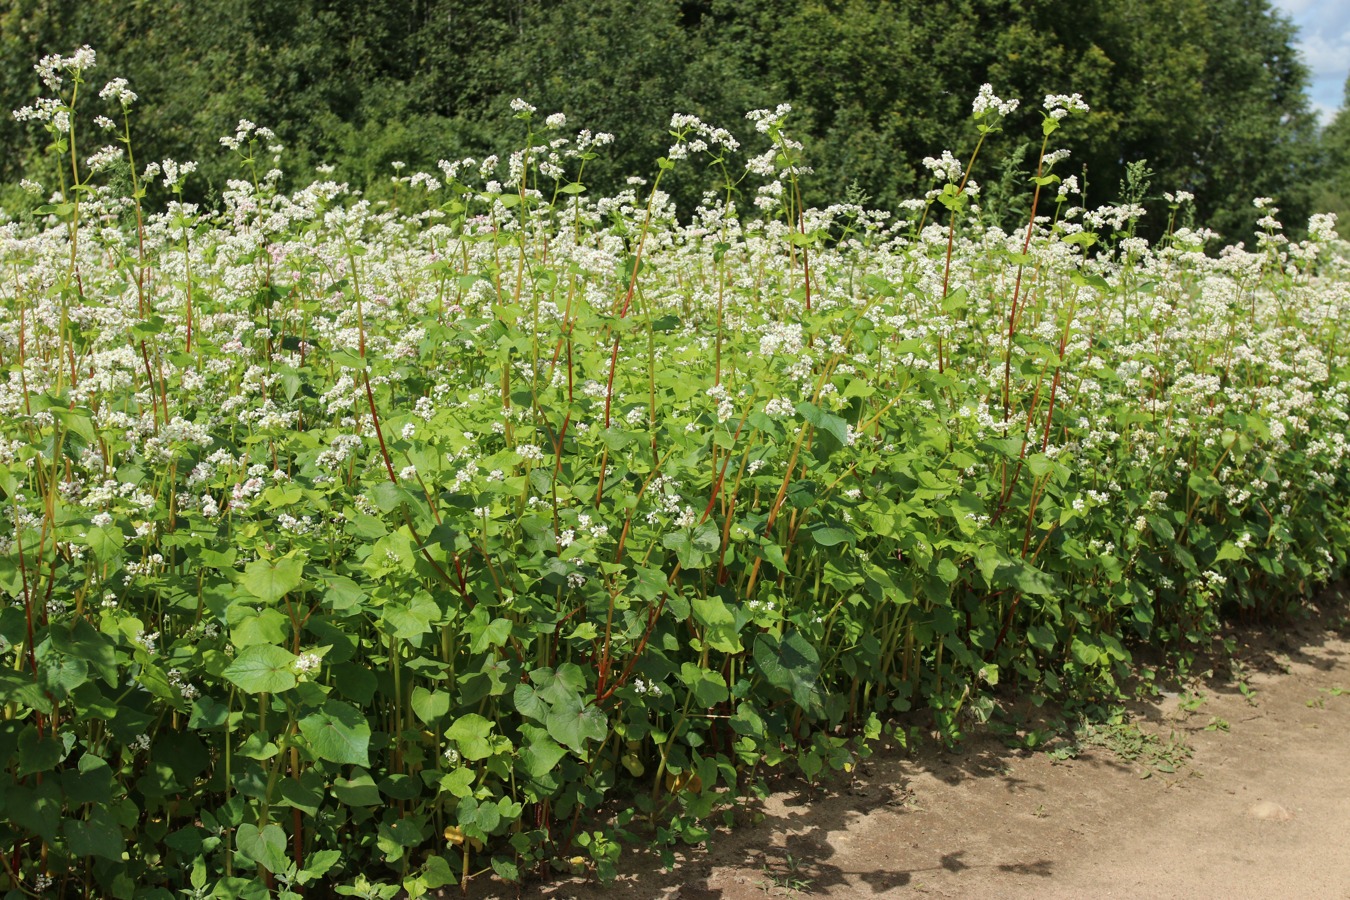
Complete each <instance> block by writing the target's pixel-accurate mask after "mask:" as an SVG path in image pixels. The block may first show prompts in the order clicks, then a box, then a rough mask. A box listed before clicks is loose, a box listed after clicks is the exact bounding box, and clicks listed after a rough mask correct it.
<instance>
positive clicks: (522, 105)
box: [511, 97, 535, 114]
mask: <svg viewBox="0 0 1350 900" xmlns="http://www.w3.org/2000/svg"><path fill="white" fill-rule="evenodd" d="M511 109H512V110H513V111H515V112H518V113H527V114H528V113H532V112H534V111H535V107H533V106H531V105H530V104H528V103H526V102H525V101H524V100H522V99H521V98H519V97H517V98H516V99H514V100H512V101H511Z"/></svg>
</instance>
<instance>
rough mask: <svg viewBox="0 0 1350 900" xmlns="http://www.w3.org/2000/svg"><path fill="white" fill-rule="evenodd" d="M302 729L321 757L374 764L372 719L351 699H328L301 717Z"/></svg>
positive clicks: (358, 764) (366, 764)
mask: <svg viewBox="0 0 1350 900" xmlns="http://www.w3.org/2000/svg"><path fill="white" fill-rule="evenodd" d="M300 733H301V734H303V735H304V736H305V740H307V741H309V747H310V749H311V750H313V751H314V754H315V755H316V756H318V757H319V758H320V759H326V760H328V761H329V762H335V763H348V764H351V765H357V766H368V765H370V753H369V750H370V723H369V722H367V721H366V717H365V716H364V715H362V713H361V710H359V709H357V708H356V707H355V706H352V705H351V704H350V703H344V702H343V701H341V700H325V701H324V704H323V706H322V707H320V708H319V711H318V712H316V713H312V714H311V715H308V716H306V717H305V718H303V719H301V720H300Z"/></svg>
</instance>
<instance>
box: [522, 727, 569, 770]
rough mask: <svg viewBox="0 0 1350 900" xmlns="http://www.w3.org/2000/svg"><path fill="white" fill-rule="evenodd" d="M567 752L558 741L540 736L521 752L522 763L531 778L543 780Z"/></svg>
mask: <svg viewBox="0 0 1350 900" xmlns="http://www.w3.org/2000/svg"><path fill="white" fill-rule="evenodd" d="M566 755H567V751H566V750H564V749H563V748H562V747H561V746H560V745H559V744H558V743H557V742H556V741H553V740H551V739H549V738H547V737H543V736H540V737H538V738H536V739H535V740H532V741H530V742H529V743H528V744H526V745H525V747H524V748H523V749H522V750H521V751H520V763H521V765H522V766H523V767H524V769H525V773H526V774H527V775H529V776H530V777H531V778H543V777H544V776H545V775H547V774H548V773H549V772H552V771H553V769H554V768H555V767H556V766H557V765H558V763H559V762H560V761H561V760H562V758H563V757H564V756H566Z"/></svg>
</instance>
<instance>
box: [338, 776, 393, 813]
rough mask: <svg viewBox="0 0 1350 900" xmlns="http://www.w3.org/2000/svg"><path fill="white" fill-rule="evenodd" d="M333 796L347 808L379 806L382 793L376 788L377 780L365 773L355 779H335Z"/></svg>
mask: <svg viewBox="0 0 1350 900" xmlns="http://www.w3.org/2000/svg"><path fill="white" fill-rule="evenodd" d="M333 796H334V797H337V798H338V801H339V802H340V803H344V804H346V805H347V806H379V805H380V803H382V802H383V801H382V800H380V791H379V789H378V788H377V787H375V779H373V778H371V777H370V776H369V775H367V774H365V773H364V772H362V773H360V774H358V775H357V776H355V777H354V778H351V779H350V780H349V779H346V778H335V779H333Z"/></svg>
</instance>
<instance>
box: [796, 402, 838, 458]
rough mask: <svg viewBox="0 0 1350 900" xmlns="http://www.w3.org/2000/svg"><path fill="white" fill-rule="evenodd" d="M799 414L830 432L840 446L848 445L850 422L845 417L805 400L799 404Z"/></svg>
mask: <svg viewBox="0 0 1350 900" xmlns="http://www.w3.org/2000/svg"><path fill="white" fill-rule="evenodd" d="M797 414H798V415H800V416H801V417H802V418H803V419H805V420H806V421H807V422H810V423H811V424H812V425H814V426H816V427H817V428H819V429H821V430H822V431H825V432H828V433H829V434H830V435H831V436H833V437H834V439H835V440H836V441H838V442H839V444H840V446H844V447H846V446H848V443H849V436H848V431H849V429H848V423H847V422H845V421H844V420H843V419H841V418H839V417H838V416H836V415H834V414H833V413H827V412H825V411H824V410H823V409H821V408H820V407H819V406H816V405H815V404H814V403H808V402H807V401H805V400H803V401H802V402H800V403H798V404H797Z"/></svg>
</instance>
